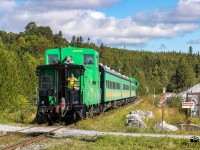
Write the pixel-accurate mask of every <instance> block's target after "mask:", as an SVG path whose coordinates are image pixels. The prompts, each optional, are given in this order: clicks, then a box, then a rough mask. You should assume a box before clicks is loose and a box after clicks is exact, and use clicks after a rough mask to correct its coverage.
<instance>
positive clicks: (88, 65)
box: [37, 47, 139, 120]
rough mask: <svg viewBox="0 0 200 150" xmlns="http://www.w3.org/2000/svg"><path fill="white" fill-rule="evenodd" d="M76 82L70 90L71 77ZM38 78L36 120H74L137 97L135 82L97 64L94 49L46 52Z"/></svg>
mask: <svg viewBox="0 0 200 150" xmlns="http://www.w3.org/2000/svg"><path fill="white" fill-rule="evenodd" d="M72 74H73V75H74V77H75V78H76V80H75V81H74V86H73V87H70V85H69V84H70V83H69V82H70V81H69V80H68V79H69V78H70V76H71V75H72ZM37 75H38V77H39V87H38V111H37V117H38V118H41V117H43V116H48V118H49V119H50V120H51V119H60V118H62V119H64V120H73V119H75V118H76V117H80V118H87V117H89V116H93V115H94V114H98V113H101V112H104V111H105V110H107V109H109V108H115V107H118V106H121V105H124V104H127V103H128V102H132V101H133V100H134V99H135V98H136V97H137V89H138V86H139V84H138V81H137V80H136V79H135V78H129V77H127V76H124V75H122V74H120V73H118V72H116V71H114V70H110V69H109V68H108V67H106V66H103V65H101V64H99V53H98V52H97V51H95V50H93V49H87V48H76V47H66V48H57V49H49V50H47V51H46V53H45V65H41V66H38V67H37Z"/></svg>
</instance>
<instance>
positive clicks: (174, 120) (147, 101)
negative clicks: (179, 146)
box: [75, 95, 200, 135]
mask: <svg viewBox="0 0 200 150" xmlns="http://www.w3.org/2000/svg"><path fill="white" fill-rule="evenodd" d="M161 97H162V95H158V96H157V98H156V99H155V102H154V103H155V105H154V107H153V105H152V104H153V103H152V102H153V101H152V99H151V96H147V97H139V98H137V100H136V102H134V103H131V104H129V105H126V106H123V107H119V108H117V109H113V110H109V111H107V112H105V113H103V114H101V115H99V116H95V117H93V118H89V119H86V120H82V121H79V122H78V123H77V124H76V126H75V128H79V129H87V130H98V131H109V132H112V131H113V132H130V133H169V134H189V133H190V134H195V135H200V131H185V130H180V131H176V132H165V131H154V129H153V127H154V125H155V123H156V122H160V121H161V120H162V108H161V107H158V105H157V104H158V103H159V101H160V100H161ZM134 110H148V111H153V113H154V119H148V118H147V119H145V120H144V121H145V122H146V124H147V126H148V128H146V129H138V128H136V127H129V126H126V125H125V118H126V115H128V114H129V113H130V112H131V111H134ZM164 112H165V113H164V120H165V121H166V122H167V123H168V124H172V125H177V124H178V123H185V121H186V116H185V112H184V111H183V110H180V109H178V108H168V107H167V106H166V107H165V111H164ZM198 120H199V119H198ZM198 120H197V118H192V119H191V123H193V122H195V123H199V121H198Z"/></svg>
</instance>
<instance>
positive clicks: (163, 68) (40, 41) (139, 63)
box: [0, 22, 200, 109]
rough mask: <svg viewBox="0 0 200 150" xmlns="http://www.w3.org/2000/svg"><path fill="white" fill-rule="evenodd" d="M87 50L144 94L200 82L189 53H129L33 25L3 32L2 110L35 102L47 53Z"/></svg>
mask: <svg viewBox="0 0 200 150" xmlns="http://www.w3.org/2000/svg"><path fill="white" fill-rule="evenodd" d="M69 45H70V46H75V47H87V48H93V49H95V50H97V51H98V52H99V53H100V62H101V63H103V64H104V65H108V66H109V67H110V68H111V69H114V70H116V71H118V72H120V73H122V74H125V75H127V76H133V77H135V78H136V79H138V80H139V83H140V89H139V92H140V94H146V93H152V91H153V89H155V90H156V92H157V93H161V92H162V88H163V85H166V86H167V91H168V92H179V91H181V90H185V89H187V88H188V87H191V86H192V85H194V84H196V83H198V82H199V80H200V75H199V74H200V72H199V67H200V56H199V53H198V54H193V52H192V47H190V48H189V50H188V53H181V52H180V53H178V52H162V53H153V52H149V51H136V50H125V49H118V48H111V47H107V46H104V45H103V44H101V46H97V45H96V44H94V43H91V42H90V38H89V37H88V38H87V39H86V41H84V39H83V38H82V37H81V36H78V37H75V36H73V37H72V39H71V41H68V40H67V39H66V38H64V37H63V35H62V32H61V31H60V32H59V33H57V34H53V32H52V30H51V28H50V27H48V26H37V25H36V24H35V23H34V22H30V23H29V24H28V25H27V26H26V27H25V30H24V32H20V33H12V32H9V33H7V32H5V31H0V64H1V67H0V104H1V105H0V109H4V108H8V107H10V106H11V105H10V104H14V105H12V106H13V107H15V108H16V109H17V107H20V105H22V104H23V105H24V104H26V103H29V102H33V100H34V98H35V97H36V88H37V77H36V75H35V69H36V66H37V65H40V64H43V62H44V51H45V50H46V49H48V48H56V47H67V46H69Z"/></svg>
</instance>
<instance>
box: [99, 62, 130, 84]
mask: <svg viewBox="0 0 200 150" xmlns="http://www.w3.org/2000/svg"><path fill="white" fill-rule="evenodd" d="M99 68H100V70H101V71H104V72H107V73H110V74H112V75H114V76H117V77H119V78H122V79H125V80H127V81H132V82H133V80H131V78H129V77H127V76H125V75H123V74H121V73H119V72H117V71H115V70H111V69H110V68H109V67H107V66H102V65H99Z"/></svg>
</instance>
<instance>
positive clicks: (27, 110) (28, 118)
mask: <svg viewBox="0 0 200 150" xmlns="http://www.w3.org/2000/svg"><path fill="white" fill-rule="evenodd" d="M36 110H37V107H36V106H28V107H24V108H22V109H20V110H8V109H7V110H4V111H2V112H1V113H0V123H1V124H16V123H20V124H30V123H32V122H33V121H34V119H35V115H36Z"/></svg>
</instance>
